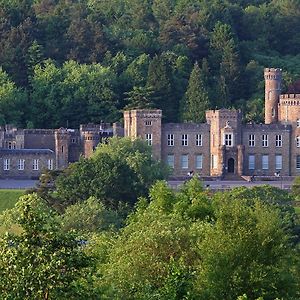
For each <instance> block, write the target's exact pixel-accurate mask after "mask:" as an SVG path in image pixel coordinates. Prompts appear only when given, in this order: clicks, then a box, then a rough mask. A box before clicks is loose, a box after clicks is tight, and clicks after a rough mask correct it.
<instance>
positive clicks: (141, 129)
mask: <svg viewBox="0 0 300 300" xmlns="http://www.w3.org/2000/svg"><path fill="white" fill-rule="evenodd" d="M161 118H162V111H161V110H160V109H136V110H131V111H124V136H127V137H130V138H131V139H132V140H134V139H136V138H141V139H143V140H146V141H147V143H148V145H150V146H152V153H153V156H154V158H156V159H159V160H160V159H161Z"/></svg>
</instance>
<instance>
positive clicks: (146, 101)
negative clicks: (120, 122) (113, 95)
mask: <svg viewBox="0 0 300 300" xmlns="http://www.w3.org/2000/svg"><path fill="white" fill-rule="evenodd" d="M125 94H126V95H127V98H126V100H127V101H128V104H127V105H126V107H125V108H126V109H137V108H141V109H142V108H153V107H154V105H153V102H152V99H153V90H152V89H151V87H140V86H134V87H133V89H132V90H131V91H130V92H127V93H125Z"/></svg>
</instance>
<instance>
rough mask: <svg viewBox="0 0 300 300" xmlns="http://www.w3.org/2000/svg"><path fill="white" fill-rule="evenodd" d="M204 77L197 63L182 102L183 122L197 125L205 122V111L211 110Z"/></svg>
mask: <svg viewBox="0 0 300 300" xmlns="http://www.w3.org/2000/svg"><path fill="white" fill-rule="evenodd" d="M203 77H204V76H203V74H202V72H201V69H200V67H199V65H198V63H195V65H194V68H193V70H192V72H191V76H190V79H189V84H188V88H187V91H186V93H185V95H184V98H183V101H182V120H183V121H191V122H197V123H200V122H204V121H205V111H206V110H207V109H208V108H209V97H208V92H207V88H206V86H205V82H204V78H203Z"/></svg>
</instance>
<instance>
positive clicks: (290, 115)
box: [0, 68, 300, 178]
mask: <svg viewBox="0 0 300 300" xmlns="http://www.w3.org/2000/svg"><path fill="white" fill-rule="evenodd" d="M264 76H265V123H264V124H254V123H250V124H244V123H242V113H241V111H239V110H229V109H220V110H209V111H207V112H206V123H203V124H196V123H166V124H164V123H162V111H161V110H157V109H153V110H131V111H125V112H124V128H121V127H120V125H119V124H116V123H115V124H113V126H111V125H110V124H99V125H95V124H87V125H81V126H80V129H66V128H60V129H17V128H14V127H11V126H6V127H5V128H0V177H1V178H37V177H39V175H40V174H41V173H42V172H43V170H45V169H63V168H65V167H66V166H67V165H68V164H69V163H70V162H75V161H77V160H78V159H79V157H80V155H83V156H84V157H89V156H90V155H91V153H92V152H93V150H94V149H95V147H96V146H97V144H98V143H101V142H103V141H104V140H105V139H106V138H108V137H111V136H113V135H118V136H122V135H124V136H127V137H130V138H132V139H136V138H142V139H144V140H146V141H147V142H148V144H149V145H151V146H152V149H153V156H154V157H155V158H157V159H161V160H163V161H164V162H166V163H167V164H168V165H169V166H170V168H171V169H172V170H173V175H176V176H185V175H186V174H187V173H188V172H190V171H194V172H196V173H198V174H200V175H201V176H224V175H225V176H226V175H230V174H232V175H235V176H242V175H248V176H251V175H261V176H263V175H266V176H272V175H274V173H278V172H280V174H281V175H283V176H296V175H300V94H295V93H294V94H284V95H281V80H282V71H281V70H280V69H273V68H267V69H265V71H264Z"/></svg>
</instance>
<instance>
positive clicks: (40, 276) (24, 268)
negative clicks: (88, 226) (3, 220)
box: [0, 194, 88, 299]
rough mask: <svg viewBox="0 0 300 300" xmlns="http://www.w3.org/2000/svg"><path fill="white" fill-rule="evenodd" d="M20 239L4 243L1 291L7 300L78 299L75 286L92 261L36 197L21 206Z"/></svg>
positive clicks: (15, 237) (1, 244) (24, 200)
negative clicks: (62, 230) (89, 261)
mask: <svg viewBox="0 0 300 300" xmlns="http://www.w3.org/2000/svg"><path fill="white" fill-rule="evenodd" d="M17 210H18V213H19V219H18V221H17V222H18V224H19V225H20V226H21V227H22V229H23V231H22V232H21V233H20V235H15V234H8V235H5V236H2V237H1V239H0V253H1V258H0V278H1V279H0V291H1V296H2V297H3V298H4V299H33V298H34V299H64V298H66V297H71V298H73V297H75V298H77V297H78V294H77V287H76V285H75V284H74V282H75V280H77V279H78V278H80V277H82V278H83V277H84V276H82V273H81V271H82V270H83V269H84V268H86V267H88V257H87V256H86V255H85V254H84V252H83V249H82V246H81V245H80V243H79V240H77V237H76V235H74V233H62V232H61V231H60V230H59V226H58V224H57V223H56V222H55V214H54V213H53V211H51V210H50V209H49V208H48V207H47V206H46V205H45V203H44V202H43V200H42V199H41V198H39V197H38V196H37V195H36V194H32V195H27V196H24V197H22V198H20V200H19V202H18V203H17Z"/></svg>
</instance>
